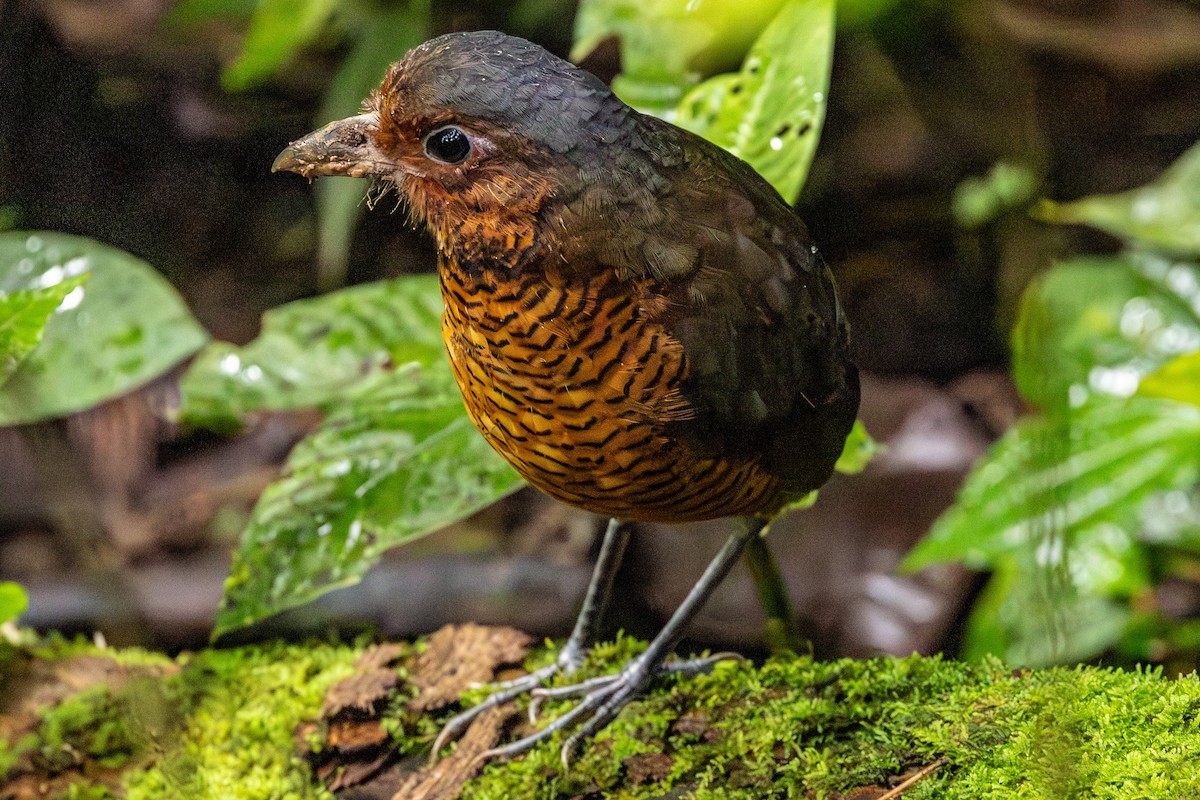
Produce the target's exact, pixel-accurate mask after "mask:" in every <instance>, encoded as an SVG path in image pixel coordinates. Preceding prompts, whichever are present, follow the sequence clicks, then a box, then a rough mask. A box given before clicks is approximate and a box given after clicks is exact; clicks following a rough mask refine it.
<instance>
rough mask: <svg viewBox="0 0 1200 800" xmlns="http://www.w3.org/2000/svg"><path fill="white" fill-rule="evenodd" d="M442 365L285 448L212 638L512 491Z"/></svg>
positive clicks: (347, 405)
mask: <svg viewBox="0 0 1200 800" xmlns="http://www.w3.org/2000/svg"><path fill="white" fill-rule="evenodd" d="M443 362H444V359H443V361H442V362H439V364H442V366H441V367H439V368H438V369H424V368H422V367H420V366H418V365H416V364H410V365H408V366H407V367H405V368H403V369H400V370H397V372H396V373H395V374H394V375H392V376H391V378H390V379H389V380H388V381H386V382H383V383H380V384H378V385H376V386H374V387H372V389H371V390H370V391H368V392H366V393H364V394H360V395H358V396H355V397H353V398H352V399H350V400H348V401H346V402H343V403H341V404H339V405H338V406H337V409H336V410H335V411H334V412H333V413H332V414H331V415H330V416H329V418H328V419H327V420H326V421H325V423H324V425H322V426H321V428H320V429H319V430H317V431H316V432H315V433H314V434H313V435H312V436H310V437H309V438H307V439H306V440H305V441H303V442H301V443H300V444H299V445H298V446H297V447H296V449H295V451H294V452H293V453H292V455H291V457H290V458H289V459H288V463H287V466H286V468H285V470H284V475H283V477H282V478H281V479H280V480H279V481H277V482H276V483H274V484H272V485H271V486H270V487H268V489H267V491H266V492H264V493H263V495H262V497H261V499H260V500H259V502H258V505H257V506H256V507H255V510H254V514H253V519H252V521H251V523H250V527H249V529H248V530H247V531H246V534H245V536H244V537H243V539H242V542H241V544H240V546H239V548H238V551H237V553H236V554H235V555H234V563H233V569H232V571H231V573H230V577H229V580H228V581H227V583H226V586H225V598H224V601H223V602H222V606H221V610H220V612H219V613H218V617H217V625H216V630H215V631H214V636H218V635H220V634H221V633H224V632H226V631H229V630H232V629H234V628H237V627H240V626H242V625H247V624H249V623H251V622H254V621H257V620H260V619H263V618H264V617H267V616H269V615H271V614H275V613H278V612H280V611H283V610H285V609H288V608H292V607H294V606H297V605H300V604H302V603H306V602H308V601H310V600H312V599H314V598H316V597H318V596H320V595H321V594H323V593H325V592H327V591H330V590H331V589H335V588H338V587H341V586H347V585H350V584H352V583H355V582H357V581H358V580H359V579H360V578H361V577H362V575H363V574H364V573H365V572H366V571H367V569H368V568H369V567H370V566H371V565H373V564H374V563H375V562H376V561H377V560H378V558H379V556H380V555H381V554H382V553H383V552H384V551H385V550H387V549H388V548H390V547H394V546H396V545H399V544H403V543H405V542H408V541H411V540H413V539H415V538H417V537H420V536H423V535H425V534H426V533H429V532H432V531H434V530H436V529H438V528H440V527H443V526H445V525H447V524H449V523H451V522H454V521H456V520H459V519H461V518H462V517H464V516H466V515H468V514H470V513H472V512H474V511H476V510H478V509H480V508H483V507H484V506H487V505H489V504H490V503H492V502H494V501H495V500H497V499H499V498H500V497H502V496H504V495H506V494H508V493H509V492H512V491H514V490H516V489H518V488H520V486H522V485H523V484H522V481H521V479H520V477H519V476H518V475H517V474H516V472H514V471H513V469H512V468H511V467H510V466H508V464H507V463H506V462H505V461H504V460H503V459H502V458H501V457H500V456H499V455H498V454H496V452H495V451H493V450H492V448H491V447H490V446H488V444H487V443H486V442H485V441H484V439H483V437H482V436H480V435H479V433H478V432H477V431H476V430H475V427H474V425H473V424H472V423H471V421H470V420H469V419H468V418H467V416H466V414H465V413H464V410H463V408H462V401H461V399H460V396H459V393H458V387H457V385H456V384H455V382H454V377H453V374H452V373H451V372H450V369H449V367H448V366H446V365H444V363H443Z"/></svg>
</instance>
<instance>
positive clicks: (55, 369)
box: [0, 232, 208, 425]
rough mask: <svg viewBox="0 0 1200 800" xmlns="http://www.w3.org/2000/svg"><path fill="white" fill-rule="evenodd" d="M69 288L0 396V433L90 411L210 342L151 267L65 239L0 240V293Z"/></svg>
mask: <svg viewBox="0 0 1200 800" xmlns="http://www.w3.org/2000/svg"><path fill="white" fill-rule="evenodd" d="M84 275H87V276H88V278H87V284H86V285H83V286H74V287H73V288H72V289H71V291H70V292H69V294H68V295H67V296H66V297H65V298H64V301H63V302H60V303H59V304H58V305H57V306H56V308H55V311H54V314H53V316H52V317H51V319H50V321H49V322H48V323H47V324H46V327H45V330H44V332H43V336H42V341H41V343H40V344H38V346H37V347H36V348H34V350H33V351H32V352H30V353H29V354H28V355H27V357H26V358H25V359H24V360H23V361H22V362H21V364H20V365H19V366H18V367H17V369H16V371H15V372H14V373H13V374H12V376H11V377H10V378H9V379H8V380H7V382H5V383H4V385H3V387H2V388H0V425H14V424H18V423H25V422H32V421H35V420H39V419H45V418H47V417H56V416H63V415H66V414H70V413H73V412H75V411H80V410H82V409H85V408H91V407H92V406H95V405H97V404H99V403H102V402H104V401H105V400H110V399H112V398H114V397H117V396H119V395H121V394H124V393H126V392H129V391H132V390H133V389H136V388H138V387H139V386H142V385H143V384H145V383H147V382H148V381H150V380H153V379H154V378H157V377H158V376H159V375H162V374H163V373H165V372H166V371H167V370H169V369H170V368H171V367H173V366H175V365H176V364H178V363H179V362H180V361H182V360H183V359H185V358H187V357H188V356H190V355H192V354H193V353H195V352H196V351H197V350H198V349H200V347H202V346H203V345H204V343H205V342H206V341H207V340H208V334H207V333H205V331H204V330H203V329H202V328H201V327H200V325H199V324H198V323H197V322H196V321H195V319H193V318H192V315H191V313H190V312H189V311H188V309H187V306H185V305H184V303H183V301H182V300H181V299H180V297H179V295H178V294H176V292H175V290H174V289H172V288H171V286H170V285H169V284H168V283H167V282H166V281H165V280H163V278H162V277H161V276H160V275H159V274H158V273H157V272H155V271H154V269H153V268H151V267H150V266H149V265H148V264H146V263H145V262H143V261H140V260H139V259H136V258H134V257H133V256H131V255H129V254H128V253H124V252H122V251H120V250H117V249H115V248H112V247H109V246H107V245H103V244H100V243H99V242H96V241H93V240H91V239H85V238H82V237H79V236H69V235H67V234H62V233H28V232H13V233H2V234H0V292H4V293H11V292H15V291H22V290H28V289H44V288H47V287H52V286H58V285H59V284H61V283H62V282H63V281H67V280H72V279H77V278H80V277H81V276H84Z"/></svg>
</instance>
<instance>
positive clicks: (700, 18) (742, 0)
mask: <svg viewBox="0 0 1200 800" xmlns="http://www.w3.org/2000/svg"><path fill="white" fill-rule="evenodd" d="M783 1H784V0H706V1H705V2H703V3H697V2H695V0H583V2H581V3H580V4H579V10H578V12H577V13H576V15H575V45H574V47H572V48H571V59H572V60H574V61H577V62H578V61H580V60H581V59H583V58H585V57H587V55H588V54H589V53H591V52H592V51H593V50H595V49H596V47H597V46H598V45H599V44H600V43H601V42H602V41H604V40H605V39H608V38H609V37H617V38H618V39H619V40H620V47H621V68H622V72H621V74H620V75H618V76H617V77H616V79H615V80H614V81H613V90H614V91H615V92H616V93H617V95H618V96H619V97H620V98H621V99H622V100H624V101H625V102H627V103H629V104H630V105H632V106H633V107H634V108H637V109H639V110H641V111H645V112H647V113H652V114H655V115H657V116H661V117H664V118H666V119H668V120H669V119H671V117H672V116H673V114H674V111H675V107H676V106H677V105H678V103H679V100H680V98H681V97H683V94H684V92H686V91H687V89H689V88H690V87H692V86H694V85H695V84H696V82H697V81H699V80H700V79H702V78H703V77H705V76H707V75H712V74H714V73H716V72H721V71H724V70H727V69H730V68H732V67H734V66H736V65H737V64H738V63H739V62H740V61H741V59H742V57H743V55H745V53H746V50H747V48H749V47H750V44H751V42H753V41H754V39H755V37H756V36H758V34H759V33H760V32H761V31H762V29H763V28H764V27H765V26H766V25H767V23H768V22H769V21H770V20H771V19H772V17H774V16H775V15H776V14H777V13H778V11H779V8H780V6H782V5H783Z"/></svg>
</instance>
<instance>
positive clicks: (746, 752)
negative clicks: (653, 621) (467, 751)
mask: <svg viewBox="0 0 1200 800" xmlns="http://www.w3.org/2000/svg"><path fill="white" fill-rule="evenodd" d="M565 707H566V706H565V705H564V706H563V708H565ZM695 709H700V710H701V711H702V712H703V714H704V715H705V717H706V724H701V725H699V726H697V725H695V724H693V725H690V726H687V727H684V728H682V729H681V727H680V726H678V725H676V722H677V721H678V720H679V719H680V718H681V717H682V716H683V715H684V714H685V712H691V713H692V715H693V719H694V714H695ZM1198 717H1200V681H1197V679H1196V678H1195V676H1191V677H1187V678H1183V679H1180V680H1178V681H1165V680H1163V679H1162V678H1161V676H1159V675H1157V674H1148V673H1128V672H1121V671H1116V670H1102V669H1093V668H1081V669H1079V670H1067V669H1054V670H1046V671H1043V672H1035V673H1020V674H1017V675H1014V674H1011V673H1010V672H1009V671H1008V670H1006V669H1005V668H1003V667H1002V666H1001V665H1000V664H999V663H997V662H989V663H985V664H981V665H967V664H961V663H952V662H945V661H942V660H940V659H936V658H921V657H917V656H913V657H910V658H903V659H892V658H888V659H876V660H870V661H850V660H843V661H836V662H829V663H814V662H812V661H811V660H808V659H804V658H794V657H787V658H774V659H772V660H770V661H768V662H767V663H766V664H765V665H763V666H762V667H761V668H758V669H755V668H753V667H752V666H750V665H746V664H738V663H727V664H722V665H719V666H718V668H717V669H716V670H714V672H713V673H712V674H711V675H706V676H700V677H697V678H690V679H686V680H681V681H675V682H671V683H670V685H668V686H667V687H664V688H662V689H660V690H658V691H656V692H655V693H654V694H653V695H652V696H651V697H648V698H646V699H645V700H642V701H640V702H638V703H635V704H633V705H631V706H629V707H627V708H626V710H625V711H624V712H623V713H622V714H621V716H620V717H618V719H617V721H616V722H615V723H614V724H613V725H611V726H610V727H609V728H608V729H607V730H605V731H604V732H602V733H601V734H600V735H599V736H598V737H597V738H596V740H595V741H594V742H593V743H592V744H591V745H589V746H587V747H585V748H584V750H583V751H582V752H581V753H580V754H579V755H578V756H577V757H576V760H575V761H574V762H573V764H572V767H571V769H570V770H569V771H564V770H563V768H562V766H561V764H560V763H559V761H558V749H557V747H558V744H560V743H561V740H559V741H558V742H556V743H554V744H553V746H549V747H542V748H539V749H538V750H537V751H535V752H534V753H531V754H530V755H529V756H527V757H526V758H525V759H524V760H523V761H520V762H516V763H513V764H504V765H493V766H490V767H488V768H487V769H486V770H485V771H484V773H483V775H482V776H481V778H480V779H478V780H476V781H474V782H473V783H471V784H469V785H468V787H467V789H466V791H465V792H464V794H463V797H464V798H477V799H482V798H489V799H490V798H504V797H522V798H559V797H562V798H566V797H572V796H577V795H588V794H593V793H599V795H600V796H604V797H606V798H607V797H611V798H623V799H624V798H628V799H630V800H632V799H634V798H651V797H662V796H664V795H666V794H668V793H670V796H672V797H694V798H747V800H749V799H750V798H776V797H778V798H785V797H801V796H802V797H805V798H813V799H814V800H820V799H821V798H827V797H837V796H839V794H838V793H846V792H849V791H850V790H852V789H854V788H856V787H860V786H866V785H872V784H874V785H886V782H887V780H888V779H889V778H890V777H892V776H895V775H898V774H901V773H904V772H905V771H907V770H909V769H912V768H915V767H920V766H923V765H926V764H930V763H933V762H934V761H936V760H938V759H939V758H941V757H942V756H946V757H948V759H949V762H948V763H947V764H946V765H945V766H944V767H942V768H941V769H940V770H938V771H937V772H935V773H934V774H933V775H931V776H930V777H928V778H926V779H924V780H922V781H921V782H919V783H918V784H917V785H916V786H915V787H914V788H912V789H910V790H908V791H907V792H906V793H905V797H906V798H910V799H911V800H920V799H921V798H925V799H927V800H932V798H938V800H956V799H958V798H961V800H968V798H969V799H970V800H980V799H986V798H997V800H999V798H1005V800H1009V799H1010V798H1039V799H1041V798H1045V800H1073V799H1074V798H1080V800H1082V799H1083V798H1112V799H1113V800H1116V799H1117V798H1133V797H1137V798H1164V800H1165V799H1166V798H1183V797H1188V798H1191V797H1200V722H1198V721H1197V719H1198ZM639 753H666V754H668V755H669V756H670V757H671V762H670V766H669V771H668V772H667V774H666V775H665V777H662V778H661V779H659V780H647V781H646V782H645V783H644V784H643V785H641V786H631V785H630V780H629V775H630V771H629V769H628V768H627V767H626V761H625V760H626V759H628V758H629V757H630V756H634V755H637V754H639Z"/></svg>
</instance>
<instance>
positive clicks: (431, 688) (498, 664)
mask: <svg viewBox="0 0 1200 800" xmlns="http://www.w3.org/2000/svg"><path fill="white" fill-rule="evenodd" d="M531 642H532V637H530V636H529V634H527V633H524V632H522V631H519V630H517V629H516V628H507V627H500V628H490V627H484V626H482V625H476V624H474V623H466V624H463V625H447V626H445V627H443V628H442V629H440V630H439V631H437V632H436V633H434V634H433V635H432V636H430V637H429V642H428V644H427V645H426V648H425V652H424V653H422V654H421V655H420V656H419V657H418V658H417V663H416V665H415V667H414V668H413V670H412V674H411V676H410V678H409V680H410V681H411V682H412V683H413V684H414V685H415V686H416V687H417V688H418V690H419V691H418V693H417V696H416V697H414V698H413V700H412V701H411V702H410V703H409V704H408V707H409V709H410V710H412V711H418V712H425V711H432V710H435V709H439V708H444V707H445V706H448V705H450V704H451V703H456V702H458V696H459V695H460V694H462V692H463V690H465V689H469V688H471V687H473V686H478V685H480V684H484V683H489V682H490V681H493V680H495V677H496V673H497V672H498V671H500V670H501V669H502V668H503V667H506V666H509V665H513V664H520V663H521V661H523V660H524V659H525V654H526V653H527V652H529V645H530V644H531Z"/></svg>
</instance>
